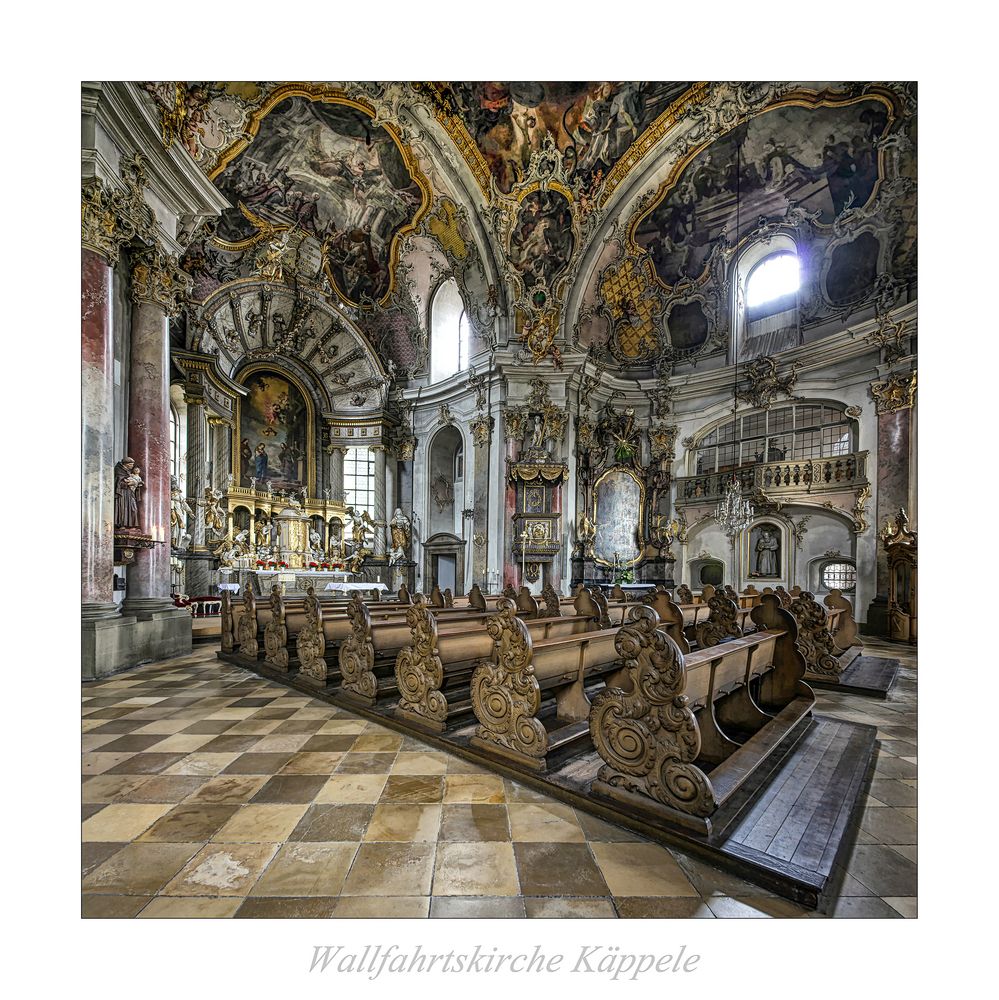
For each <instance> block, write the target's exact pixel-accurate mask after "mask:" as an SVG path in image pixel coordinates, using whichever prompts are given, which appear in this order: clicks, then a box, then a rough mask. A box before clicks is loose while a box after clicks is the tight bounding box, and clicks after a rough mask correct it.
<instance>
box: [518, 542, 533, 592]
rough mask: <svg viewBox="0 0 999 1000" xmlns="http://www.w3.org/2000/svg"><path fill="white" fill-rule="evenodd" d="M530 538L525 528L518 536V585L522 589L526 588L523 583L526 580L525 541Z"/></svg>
mask: <svg viewBox="0 0 999 1000" xmlns="http://www.w3.org/2000/svg"><path fill="white" fill-rule="evenodd" d="M530 537H531V535H530V532H528V530H527V528H524V531H523V533H522V534H521V536H520V585H521V586H522V587H526V586H527V584H526V583H525V580H526V579H527V540H528V538H530Z"/></svg>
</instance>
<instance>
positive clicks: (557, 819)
mask: <svg viewBox="0 0 999 1000" xmlns="http://www.w3.org/2000/svg"><path fill="white" fill-rule="evenodd" d="M507 812H509V814H510V833H511V835H512V838H513V840H527V841H536V842H539V843H560V844H566V843H576V844H578V843H582V842H583V841H585V840H586V837H585V835H584V834H583V829H582V827H581V826H580V825H579V821H578V820H577V819H576V814H575V812H574V811H573V809H572V806H570V805H567V804H566V803H564V802H546V803H541V802H511V803H510V804H509V805H508V806H507Z"/></svg>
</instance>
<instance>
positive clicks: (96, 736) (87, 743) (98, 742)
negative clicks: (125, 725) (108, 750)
mask: <svg viewBox="0 0 999 1000" xmlns="http://www.w3.org/2000/svg"><path fill="white" fill-rule="evenodd" d="M118 738H119V737H118V734H117V733H84V734H83V739H82V740H81V741H80V747H81V749H82V750H83V752H84V753H93V752H94V751H95V750H100V748H101V747H102V746H104V744H105V743H111V742H112V741H113V740H116V739H118Z"/></svg>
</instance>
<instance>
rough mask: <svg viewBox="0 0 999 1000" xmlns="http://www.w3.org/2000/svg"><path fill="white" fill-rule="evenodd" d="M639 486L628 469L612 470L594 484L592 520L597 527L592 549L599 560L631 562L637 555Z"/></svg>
mask: <svg viewBox="0 0 999 1000" xmlns="http://www.w3.org/2000/svg"><path fill="white" fill-rule="evenodd" d="M642 501H643V490H642V485H641V483H639V481H638V479H636V478H635V476H634V474H633V473H632V472H631V471H630V470H628V469H611V470H610V471H609V472H606V473H604V475H603V476H601V477H600V479H599V480H598V481H597V484H596V486H595V487H594V502H593V506H594V511H593V521H594V523H595V524H596V526H597V534H596V539H595V540H594V543H593V551H594V554H595V555H596V557H597V559H598V560H600V561H601V562H606V563H614V561H615V556H617V561H618V562H619V563H632V562H634V561H635V560H636V559H637V558H638V556H639V549H640V546H639V544H638V537H639V535H640V533H641V522H642Z"/></svg>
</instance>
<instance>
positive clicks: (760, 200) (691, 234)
mask: <svg viewBox="0 0 999 1000" xmlns="http://www.w3.org/2000/svg"><path fill="white" fill-rule="evenodd" d="M892 117H893V114H892V106H891V103H890V102H889V101H887V100H881V99H877V98H872V99H869V100H863V101H856V102H853V103H849V104H846V105H833V106H819V107H813V108H809V107H800V106H793V105H792V106H789V107H777V108H775V109H773V110H770V111H766V112H764V113H762V114H760V115H758V116H757V117H755V118H752V119H750V120H749V121H748V122H746V123H745V124H743V125H740V126H739V127H738V128H736V129H734V130H733V131H731V132H730V133H728V134H727V135H725V136H723V137H721V138H719V139H717V140H715V141H714V142H713V143H711V144H710V145H708V146H706V147H705V148H704V149H703V150H701V151H700V152H698V153H697V154H696V155H695V156H694V157H693V158H692V159H691V160H689V161H688V162H687V164H686V165H685V166H684V167H683V169H682V171H681V172H680V173H679V175H678V176H677V177H675V178H673V179H671V180H669V181H667V183H666V184H665V185H664V187H663V190H662V193H661V196H660V198H659V199H658V200H657V202H656V204H655V205H654V206H653V208H652V209H651V210H650V211H648V212H647V213H646V214H645V215H643V216H642V217H641V218H640V219H639V220H638V224H637V226H636V227H635V229H634V238H635V240H636V242H637V243H638V244H639V246H641V247H642V248H643V249H644V250H645V251H646V252H647V253H648V254H649V256H650V258H651V259H652V263H653V266H654V268H655V272H656V275H657V276H658V277H659V280H660V281H661V282H662V283H663V284H664V285H667V286H671V285H675V284H676V283H677V282H678V281H679V280H680V279H682V278H697V277H698V276H700V274H701V273H702V272H703V271H704V268H705V264H706V261H707V258H708V256H709V254H710V253H711V251H712V249H713V248H714V246H715V244H716V242H717V241H718V239H719V238H720V237H722V236H723V235H724V236H725V238H726V239H727V240H728V241H729V242H731V243H735V242H738V241H739V240H740V239H742V237H743V236H744V235H745V234H746V233H747V232H749V231H750V230H752V229H754V228H755V227H756V226H757V225H758V220H759V219H760V217H761V216H762V217H768V218H769V217H782V216H784V215H785V214H786V212H787V210H788V208H789V207H791V206H797V207H798V208H799V209H800V210H801V211H803V212H805V213H807V214H809V215H813V216H814V218H815V221H816V222H817V223H818V224H819V225H824V226H829V225H831V224H832V222H833V220H834V219H835V218H836V217H837V216H839V215H840V214H841V213H842V212H843V211H844V210H845V209H847V208H857V209H861V208H863V207H864V206H865V205H867V203H868V202H869V201H870V200H871V197H872V196H873V194H874V191H875V188H876V186H877V183H878V180H879V179H880V177H881V170H882V165H881V164H880V158H879V154H878V150H877V144H878V143H879V141H880V140H881V139H882V137H883V136H884V133H885V131H886V129H887V127H888V124H889V121H890V119H891V118H892Z"/></svg>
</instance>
